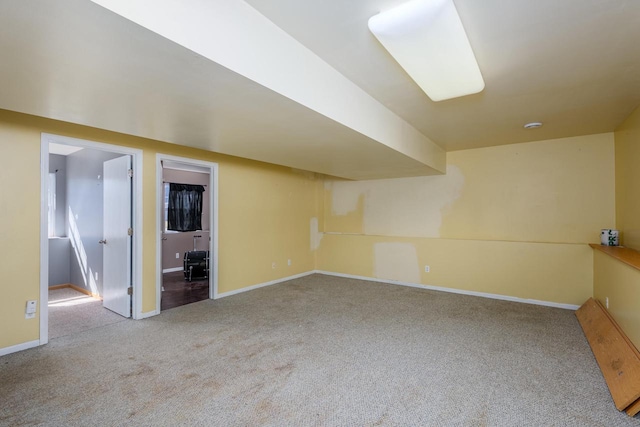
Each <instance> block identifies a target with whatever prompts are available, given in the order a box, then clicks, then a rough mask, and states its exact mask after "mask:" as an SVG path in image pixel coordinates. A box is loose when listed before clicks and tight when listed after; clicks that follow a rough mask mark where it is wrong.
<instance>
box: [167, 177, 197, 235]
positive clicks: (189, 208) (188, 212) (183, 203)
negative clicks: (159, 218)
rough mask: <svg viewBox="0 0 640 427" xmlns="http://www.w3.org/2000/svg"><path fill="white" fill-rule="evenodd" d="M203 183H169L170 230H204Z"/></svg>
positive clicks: (168, 212)
mask: <svg viewBox="0 0 640 427" xmlns="http://www.w3.org/2000/svg"><path fill="white" fill-rule="evenodd" d="M203 192H204V187H203V186H202V185H191V184H174V183H170V184H169V207H168V211H167V222H168V226H167V229H168V230H175V231H195V230H202V193H203Z"/></svg>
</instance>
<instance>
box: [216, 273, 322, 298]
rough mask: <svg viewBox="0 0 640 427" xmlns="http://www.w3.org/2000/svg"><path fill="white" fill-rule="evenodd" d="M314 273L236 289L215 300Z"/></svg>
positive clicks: (220, 294)
mask: <svg viewBox="0 0 640 427" xmlns="http://www.w3.org/2000/svg"><path fill="white" fill-rule="evenodd" d="M314 273H316V271H315V270H313V271H307V272H305V273H300V274H295V275H293V276H288V277H283V278H282V279H276V280H272V281H270V282H265V283H259V284H257V285H253V286H247V287H246V288H240V289H236V290H235V291H229V292H223V293H219V294H216V295H214V296H213V298H214V299H218V298H224V297H230V296H231V295H236V294H240V293H242V292H249V291H252V290H254V289H258V288H264V287H265V286H271V285H275V284H278V283H282V282H286V281H288V280H293V279H299V278H300V277H305V276H310V275H312V274H314Z"/></svg>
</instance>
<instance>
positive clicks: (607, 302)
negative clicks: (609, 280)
mask: <svg viewBox="0 0 640 427" xmlns="http://www.w3.org/2000/svg"><path fill="white" fill-rule="evenodd" d="M604 305H605V307H607V308H609V297H606V298H605V299H604Z"/></svg>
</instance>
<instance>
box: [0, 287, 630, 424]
mask: <svg viewBox="0 0 640 427" xmlns="http://www.w3.org/2000/svg"><path fill="white" fill-rule="evenodd" d="M0 396H1V402H2V404H1V405H0V424H2V425H74V426H76V425H77V426H91V425H95V426H105V425H136V426H146V425H148V426H151V425H153V426H177V425H199V426H261V425H269V426H283V425H291V426H327V425H328V426H377V425H388V426H638V425H640V418H638V417H636V418H633V419H632V418H629V417H628V416H627V415H625V414H624V413H620V412H618V411H617V410H616V409H615V407H614V406H613V403H612V401H611V398H610V396H609V392H608V390H607V388H606V385H605V383H604V380H603V378H602V375H601V374H600V372H599V370H598V367H597V364H596V362H595V360H594V358H593V355H592V353H591V350H590V349H589V346H588V344H587V342H586V340H585V338H584V336H583V334H582V331H581V329H580V326H579V325H578V323H577V321H576V319H575V316H574V314H573V312H571V311H567V310H560V309H554V308H547V307H538V306H532V305H525V304H517V303H511V302H505V301H496V300H489V299H482V298H475V297H469V296H461V295H455V294H447V293H439V292H434V291H427V290H420V289H414V288H407V287H401V286H394V285H386V284H381V283H373V282H362V281H357V280H349V279H341V278H334V277H329V276H322V275H313V276H308V277H305V278H301V279H296V280H292V281H290V282H286V283H282V284H279V285H274V286H270V287H266V288H261V289H257V290H254V291H251V292H246V293H243V294H238V295H235V296H232V297H227V298H223V299H221V300H217V301H211V300H207V301H202V302H198V303H194V304H190V305H187V306H183V307H178V308H176V309H172V310H168V311H166V312H163V313H162V314H161V315H159V316H156V317H153V318H149V319H146V320H142V321H128V322H120V323H117V324H113V325H108V326H105V327H101V328H97V329H94V330H92V331H90V332H86V333H79V334H76V335H69V336H65V337H61V338H59V339H56V340H54V341H52V342H51V343H50V344H49V345H47V346H45V347H43V348H36V349H31V350H27V351H24V352H20V353H15V354H11V355H8V356H4V357H2V358H0Z"/></svg>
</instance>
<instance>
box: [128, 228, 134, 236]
mask: <svg viewBox="0 0 640 427" xmlns="http://www.w3.org/2000/svg"><path fill="white" fill-rule="evenodd" d="M127 234H128V235H129V236H133V228H131V227H129V228H128V229H127Z"/></svg>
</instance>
